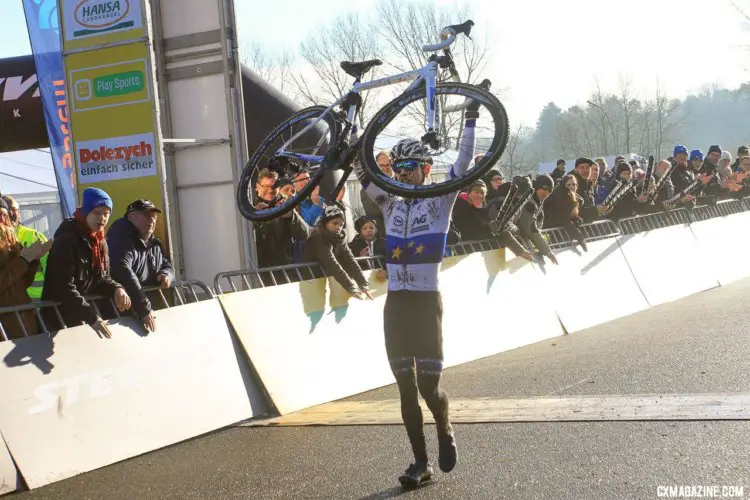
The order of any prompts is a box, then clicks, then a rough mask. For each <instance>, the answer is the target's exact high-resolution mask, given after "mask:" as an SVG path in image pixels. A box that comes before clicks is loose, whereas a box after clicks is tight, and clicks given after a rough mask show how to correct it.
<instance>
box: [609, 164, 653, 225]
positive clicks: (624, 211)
mask: <svg viewBox="0 0 750 500" xmlns="http://www.w3.org/2000/svg"><path fill="white" fill-rule="evenodd" d="M638 170H640V169H638ZM641 172H643V171H642V170H641ZM616 175H617V180H619V181H620V182H622V183H623V184H622V186H621V188H620V189H625V188H624V186H625V185H629V184H630V183H631V182H636V183H637V182H638V181H637V180H636V179H634V173H633V167H632V165H631V164H629V163H626V162H624V161H623V162H620V163H619V164H618V165H617V174H616ZM643 177H644V178H645V172H643ZM637 189H638V188H637V187H636V188H633V189H631V190H630V191H628V193H627V194H625V195H622V197H620V198H619V200H618V201H616V202H615V201H614V200H613V201H612V203H613V204H610V206H609V207H607V208H608V210H609V213H608V214H607V217H609V218H610V219H613V220H619V219H624V218H625V217H630V216H632V215H634V214H636V213H641V212H645V211H647V209H648V205H647V204H646V201H647V200H648V196H647V195H646V194H645V193H644V194H638V192H637Z"/></svg>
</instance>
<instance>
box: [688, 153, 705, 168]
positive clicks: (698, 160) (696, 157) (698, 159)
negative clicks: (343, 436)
mask: <svg viewBox="0 0 750 500" xmlns="http://www.w3.org/2000/svg"><path fill="white" fill-rule="evenodd" d="M703 156H704V155H703V151H701V150H700V149H694V150H692V151H691V152H690V169H691V170H692V171H693V173H694V174H697V173H698V172H700V171H701V167H702V166H703Z"/></svg>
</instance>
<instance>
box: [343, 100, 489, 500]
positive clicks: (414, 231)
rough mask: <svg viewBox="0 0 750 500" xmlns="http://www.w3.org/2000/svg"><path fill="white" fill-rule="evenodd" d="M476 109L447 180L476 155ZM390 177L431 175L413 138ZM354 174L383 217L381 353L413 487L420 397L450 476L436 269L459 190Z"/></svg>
mask: <svg viewBox="0 0 750 500" xmlns="http://www.w3.org/2000/svg"><path fill="white" fill-rule="evenodd" d="M478 108H479V104H478V103H475V104H474V105H472V106H471V107H470V108H469V109H467V111H466V113H465V121H466V122H465V128H464V131H463V134H462V136H461V144H460V146H459V155H458V159H457V160H456V163H455V164H454V165H453V167H452V168H451V170H450V172H449V176H451V177H457V176H459V175H461V174H462V173H463V172H464V171H466V170H467V168H468V167H469V164H470V163H471V160H472V158H473V157H474V142H475V139H474V128H475V124H476V120H477V118H478V117H479V111H478ZM391 160H392V163H391V165H392V169H393V172H394V174H395V178H396V180H398V181H400V182H403V183H407V184H411V185H419V184H423V183H424V182H425V179H426V178H427V176H428V175H429V173H430V169H431V166H432V158H430V156H429V155H428V151H427V149H426V148H425V146H424V145H423V144H422V143H421V141H419V140H414V139H403V140H401V141H400V142H399V143H398V144H396V146H395V147H394V148H393V149H392V150H391ZM354 171H355V173H356V174H357V177H358V178H359V180H360V182H361V183H362V188H363V189H364V190H365V192H366V193H367V195H368V196H369V197H370V198H371V199H372V200H374V201H375V202H376V203H377V204H378V206H379V207H380V210H381V211H382V213H383V217H384V219H385V229H386V231H385V233H386V238H385V239H386V269H387V271H388V296H387V297H386V301H385V311H384V321H383V323H384V331H385V332H384V333H385V348H386V353H387V355H388V361H389V363H390V365H391V370H392V371H393V375H394V376H395V378H396V383H397V385H398V389H399V393H400V396H401V416H402V418H403V420H404V425H405V427H406V433H407V435H408V437H409V441H410V443H411V447H412V451H413V452H414V459H415V461H414V463H412V464H410V465H409V467H408V468H407V469H406V472H405V473H404V474H402V475H401V476H400V477H399V482H400V483H401V484H402V486H404V487H406V488H409V487H416V486H418V485H420V484H421V483H422V482H424V481H427V480H429V479H430V478H431V477H432V472H433V470H432V466H431V465H430V463H429V460H428V456H427V448H426V445H425V437H424V430H423V417H422V410H421V408H420V406H419V394H421V395H422V397H423V398H424V400H425V402H426V403H427V407H428V408H429V409H430V411H431V413H432V415H433V417H434V418H435V423H436V424H437V434H438V443H439V460H438V461H439V465H440V469H441V470H442V471H443V472H449V471H451V470H452V469H453V468H454V467H455V465H456V460H457V451H456V440H455V437H454V432H453V428H452V426H451V424H450V420H449V417H448V397H447V396H446V394H445V392H444V391H443V390H442V389H441V388H440V377H441V375H442V372H443V334H442V318H443V303H442V298H441V294H440V291H439V289H438V272H439V271H440V263H441V261H442V259H443V255H445V246H446V238H447V233H448V230H449V227H450V222H451V212H452V210H453V205H454V203H455V201H456V197H457V196H458V192H454V193H450V194H447V195H443V196H437V197H433V198H415V199H406V198H402V197H399V196H395V195H392V194H389V193H387V192H385V191H383V190H381V189H380V188H378V187H377V186H376V185H375V184H373V183H371V182H370V180H369V179H368V177H367V176H366V174H365V173H364V171H363V169H362V167H361V165H359V163H357V162H355V164H354Z"/></svg>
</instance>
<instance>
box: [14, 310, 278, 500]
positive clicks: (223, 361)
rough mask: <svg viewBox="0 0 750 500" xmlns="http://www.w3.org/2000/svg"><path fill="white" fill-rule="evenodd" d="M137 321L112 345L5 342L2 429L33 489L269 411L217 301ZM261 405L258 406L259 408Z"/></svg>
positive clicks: (77, 335)
mask: <svg viewBox="0 0 750 500" xmlns="http://www.w3.org/2000/svg"><path fill="white" fill-rule="evenodd" d="M155 314H156V322H157V330H156V332H154V333H151V334H150V335H148V336H143V335H142V334H140V333H136V330H134V329H132V328H131V327H134V328H138V331H141V330H140V327H137V326H135V325H134V324H135V321H134V320H133V319H121V320H118V321H117V322H116V324H113V325H112V330H113V332H112V333H113V335H112V339H100V338H98V336H97V334H96V333H95V332H94V331H93V330H92V329H91V328H90V327H88V326H80V327H75V328H70V329H67V330H61V331H60V332H58V334H57V335H55V336H54V337H53V338H51V339H50V338H49V337H48V336H46V335H37V336H35V337H28V338H25V339H20V340H17V341H8V342H2V343H0V360H2V362H1V363H0V372H1V373H2V375H1V376H2V378H3V379H4V380H13V381H14V382H13V383H12V384H3V385H2V387H0V429H2V432H3V434H4V436H5V439H6V441H7V443H8V448H9V449H10V451H11V453H12V454H13V457H14V458H15V460H16V463H17V464H18V468H19V470H20V472H21V474H22V475H23V477H24V478H25V480H26V482H27V484H28V485H29V487H30V488H38V487H40V486H43V485H45V484H49V483H52V482H55V481H60V480H62V479H65V478H68V477H71V476H75V475H77V474H81V473H83V472H87V471H90V470H93V469H97V468H99V467H103V466H106V465H109V464H112V463H115V462H118V461H121V460H125V459H127V458H131V457H134V456H137V455H140V454H143V453H146V452H149V451H152V450H155V449H158V448H162V447H164V446H168V445H171V444H174V443H177V442H179V441H183V440H185V439H189V438H192V437H195V436H198V435H201V434H204V433H207V432H210V431H213V430H216V429H218V428H221V427H224V426H227V425H231V424H233V423H235V422H238V421H240V420H243V419H247V418H249V417H251V416H253V415H254V414H256V415H257V414H259V413H261V412H262V411H263V409H262V408H258V407H255V408H253V406H252V404H251V401H253V400H254V399H253V396H252V394H251V393H252V392H253V391H251V390H248V389H246V383H245V380H243V376H242V373H241V372H240V368H239V365H238V362H237V355H236V354H235V350H234V347H233V344H232V339H231V336H230V332H229V328H228V326H227V324H226V321H225V319H224V314H223V312H222V310H221V307H220V305H219V303H218V301H217V300H215V299H214V300H208V301H204V302H200V303H195V304H190V305H184V306H179V307H174V308H171V309H167V310H162V311H157V312H156V313H155ZM257 398H258V397H257V396H256V397H255V400H257Z"/></svg>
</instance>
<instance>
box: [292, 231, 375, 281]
mask: <svg viewBox="0 0 750 500" xmlns="http://www.w3.org/2000/svg"><path fill="white" fill-rule="evenodd" d="M305 261H306V262H319V263H320V265H321V267H322V268H323V270H324V271H325V273H326V275H327V276H331V277H332V278H334V279H335V280H336V281H337V282H338V283H339V284H340V285H341V286H342V287H343V288H344V290H346V291H347V292H349V293H354V292H357V291H358V290H367V289H368V288H369V286H368V283H367V279H366V278H365V275H364V274H363V273H362V269H360V267H359V264H357V262H356V261H355V260H354V255H353V254H352V251H351V250H350V249H349V246H348V245H347V244H346V235H345V234H344V233H343V232H342V233H339V234H336V235H334V234H331V233H330V232H329V231H327V230H325V229H324V228H322V227H320V226H319V227H316V228H315V229H313V230H312V232H311V233H310V238H308V240H307V249H306V250H305Z"/></svg>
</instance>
